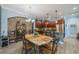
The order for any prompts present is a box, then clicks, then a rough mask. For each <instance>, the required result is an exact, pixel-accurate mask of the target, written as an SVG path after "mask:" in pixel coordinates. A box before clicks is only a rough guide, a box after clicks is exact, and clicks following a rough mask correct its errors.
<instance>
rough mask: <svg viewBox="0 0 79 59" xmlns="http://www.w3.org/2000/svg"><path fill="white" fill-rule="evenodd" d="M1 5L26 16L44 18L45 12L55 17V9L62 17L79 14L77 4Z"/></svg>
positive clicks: (78, 5)
mask: <svg viewBox="0 0 79 59" xmlns="http://www.w3.org/2000/svg"><path fill="white" fill-rule="evenodd" d="M2 6H4V7H7V8H11V9H13V10H16V11H18V12H21V13H23V14H24V15H26V16H27V17H28V16H32V17H36V18H46V17H47V14H48V16H49V17H55V16H56V12H55V11H56V10H58V12H57V14H58V15H59V16H62V17H63V16H68V15H79V4H3V5H2ZM73 8H76V9H74V10H73Z"/></svg>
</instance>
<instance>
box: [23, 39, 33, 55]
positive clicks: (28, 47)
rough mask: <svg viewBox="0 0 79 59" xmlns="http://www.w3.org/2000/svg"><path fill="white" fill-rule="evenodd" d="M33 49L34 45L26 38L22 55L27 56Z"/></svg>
mask: <svg viewBox="0 0 79 59" xmlns="http://www.w3.org/2000/svg"><path fill="white" fill-rule="evenodd" d="M32 48H33V46H32V44H31V43H30V42H29V41H27V40H26V39H25V38H24V39H23V48H22V53H25V54H27V53H28V52H30V51H31V50H32Z"/></svg>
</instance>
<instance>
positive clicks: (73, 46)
mask: <svg viewBox="0 0 79 59" xmlns="http://www.w3.org/2000/svg"><path fill="white" fill-rule="evenodd" d="M21 53H22V41H20V42H17V43H13V44H11V45H9V46H7V47H4V48H0V54H21ZM57 54H79V41H78V40H77V39H76V38H65V40H64V44H63V45H59V47H58V51H57Z"/></svg>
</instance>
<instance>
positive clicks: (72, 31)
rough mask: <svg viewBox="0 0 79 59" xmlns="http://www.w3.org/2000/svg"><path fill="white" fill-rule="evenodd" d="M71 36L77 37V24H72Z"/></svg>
mask: <svg viewBox="0 0 79 59" xmlns="http://www.w3.org/2000/svg"><path fill="white" fill-rule="evenodd" d="M69 30H70V36H71V37H76V34H77V26H76V25H74V24H73V25H70V29H69Z"/></svg>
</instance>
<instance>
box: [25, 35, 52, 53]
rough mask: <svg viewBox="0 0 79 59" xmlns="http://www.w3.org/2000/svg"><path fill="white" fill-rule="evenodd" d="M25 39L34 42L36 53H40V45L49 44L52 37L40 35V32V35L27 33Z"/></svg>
mask: <svg viewBox="0 0 79 59" xmlns="http://www.w3.org/2000/svg"><path fill="white" fill-rule="evenodd" d="M25 40H27V41H29V42H31V43H32V44H33V47H34V52H35V53H39V46H42V45H45V44H48V43H49V42H51V41H52V38H51V37H49V36H45V35H40V34H38V35H34V34H26V35H25Z"/></svg>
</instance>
